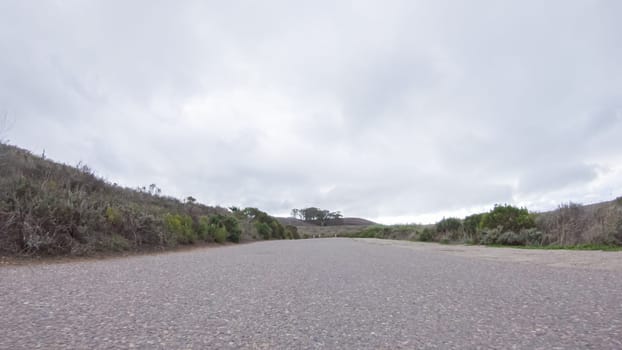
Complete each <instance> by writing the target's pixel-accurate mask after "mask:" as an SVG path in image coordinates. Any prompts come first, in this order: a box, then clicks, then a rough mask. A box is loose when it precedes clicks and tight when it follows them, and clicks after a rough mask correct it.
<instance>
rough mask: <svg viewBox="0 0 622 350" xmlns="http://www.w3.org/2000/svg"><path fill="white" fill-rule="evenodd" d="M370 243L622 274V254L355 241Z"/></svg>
mask: <svg viewBox="0 0 622 350" xmlns="http://www.w3.org/2000/svg"><path fill="white" fill-rule="evenodd" d="M354 240H356V241H360V242H365V243H368V244H378V245H390V246H395V247H401V248H406V249H413V250H421V251H434V252H439V253H443V254H450V255H455V256H462V257H466V258H473V259H482V260H492V261H505V262H516V263H524V264H536V265H545V266H551V267H563V268H569V267H570V268H584V269H596V270H609V271H622V252H621V251H617V252H605V251H593V250H589V251H586V250H557V249H556V250H546V249H520V248H505V247H504V248H497V247H486V246H469V245H445V244H438V243H424V242H411V241H396V240H388V239H374V238H354Z"/></svg>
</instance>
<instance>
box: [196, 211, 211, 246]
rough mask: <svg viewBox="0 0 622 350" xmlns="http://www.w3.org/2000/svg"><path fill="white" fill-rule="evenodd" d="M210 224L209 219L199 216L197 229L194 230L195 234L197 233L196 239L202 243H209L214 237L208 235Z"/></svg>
mask: <svg viewBox="0 0 622 350" xmlns="http://www.w3.org/2000/svg"><path fill="white" fill-rule="evenodd" d="M209 225H210V223H209V217H207V216H201V217H200V218H199V220H198V222H197V225H196V226H197V227H196V228H195V232H196V233H197V237H198V238H199V239H200V240H202V241H210V240H213V239H214V237H213V236H211V235H210V226H209Z"/></svg>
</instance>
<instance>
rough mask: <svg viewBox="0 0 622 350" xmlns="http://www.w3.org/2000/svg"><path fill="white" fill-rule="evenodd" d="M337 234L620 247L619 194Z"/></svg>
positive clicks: (562, 246) (621, 209)
mask: <svg viewBox="0 0 622 350" xmlns="http://www.w3.org/2000/svg"><path fill="white" fill-rule="evenodd" d="M340 236H342V237H366V238H385V239H402V240H413V241H423V242H440V243H463V244H483V245H489V246H513V247H525V248H534V249H536V248H547V249H583V250H620V249H622V197H619V198H617V199H616V200H614V201H611V202H605V203H598V204H593V205H588V206H583V205H581V204H576V203H567V204H561V205H560V206H559V207H558V208H557V209H556V210H554V211H551V212H546V213H532V212H529V211H528V210H527V209H526V208H517V207H514V206H511V205H496V206H495V207H494V208H493V209H491V210H490V211H489V212H486V213H479V214H473V215H470V216H467V217H465V218H462V219H460V218H444V219H442V220H440V221H439V222H437V223H436V224H433V225H416V224H414V225H391V226H383V225H375V226H370V227H367V228H364V229H362V230H359V231H357V232H351V233H347V234H342V235H340Z"/></svg>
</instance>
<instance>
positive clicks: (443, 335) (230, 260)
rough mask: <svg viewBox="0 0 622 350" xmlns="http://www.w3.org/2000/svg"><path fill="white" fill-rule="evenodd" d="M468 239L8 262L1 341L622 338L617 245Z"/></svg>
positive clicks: (333, 242)
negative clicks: (587, 247)
mask: <svg viewBox="0 0 622 350" xmlns="http://www.w3.org/2000/svg"><path fill="white" fill-rule="evenodd" d="M469 249H470V247H462V248H460V249H456V248H455V247H448V246H439V245H409V243H406V242H402V243H391V244H387V243H386V241H383V243H378V242H377V241H373V240H352V239H339V238H332V239H331V238H329V239H314V240H301V241H273V242H259V243H252V244H245V245H238V246H228V247H222V248H206V249H197V250H192V251H186V252H178V253H168V254H160V255H145V256H136V257H130V258H118V259H107V260H99V261H74V262H69V263H54V264H35V265H29V266H4V267H0V349H35V348H42V349H60V348H72V349H119V348H123V349H125V348H142V349H157V348H162V349H164V348H166V349H227V348H235V349H237V348H246V349H400V348H402V349H476V348H481V349H512V348H516V349H540V348H541V349H553V348H560V349H622V270H620V269H619V268H607V266H609V265H608V263H607V261H608V260H611V261H612V262H615V261H620V257H621V256H622V255H621V254H622V253H620V252H617V253H616V252H613V253H607V252H594V253H592V255H590V257H591V259H593V260H594V259H595V260H600V261H601V262H603V261H604V263H601V264H595V265H584V266H578V267H577V266H574V265H572V264H561V265H559V266H552V265H551V264H550V263H542V262H541V261H540V262H539V261H534V260H526V261H521V260H520V259H518V260H517V259H503V256H505V255H507V256H512V255H516V254H518V255H520V254H521V252H520V251H519V252H516V251H515V250H507V249H506V250H504V249H503V248H501V249H499V248H477V247H474V249H482V250H486V249H487V251H489V252H490V251H494V252H496V253H495V254H496V255H497V258H496V259H490V258H489V257H486V256H484V257H481V256H479V255H478V254H477V253H473V254H463V252H464V251H468V250H469ZM523 252H525V251H523ZM570 253H572V252H570ZM579 253H581V252H579ZM541 254H543V256H550V254H548V253H547V252H543V253H541ZM484 255H485V254H484ZM586 256H587V255H586ZM498 257H501V258H498ZM558 259H564V257H563V255H560V256H559V257H558ZM549 260H550V259H549ZM586 266H587V267H586Z"/></svg>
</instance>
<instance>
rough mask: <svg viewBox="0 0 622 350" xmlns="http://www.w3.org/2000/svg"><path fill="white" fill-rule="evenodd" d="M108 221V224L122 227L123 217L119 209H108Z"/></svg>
mask: <svg viewBox="0 0 622 350" xmlns="http://www.w3.org/2000/svg"><path fill="white" fill-rule="evenodd" d="M106 220H108V222H109V223H110V224H111V225H113V226H119V225H121V222H122V220H123V217H122V216H121V212H120V211H119V209H117V208H114V207H108V208H106Z"/></svg>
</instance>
